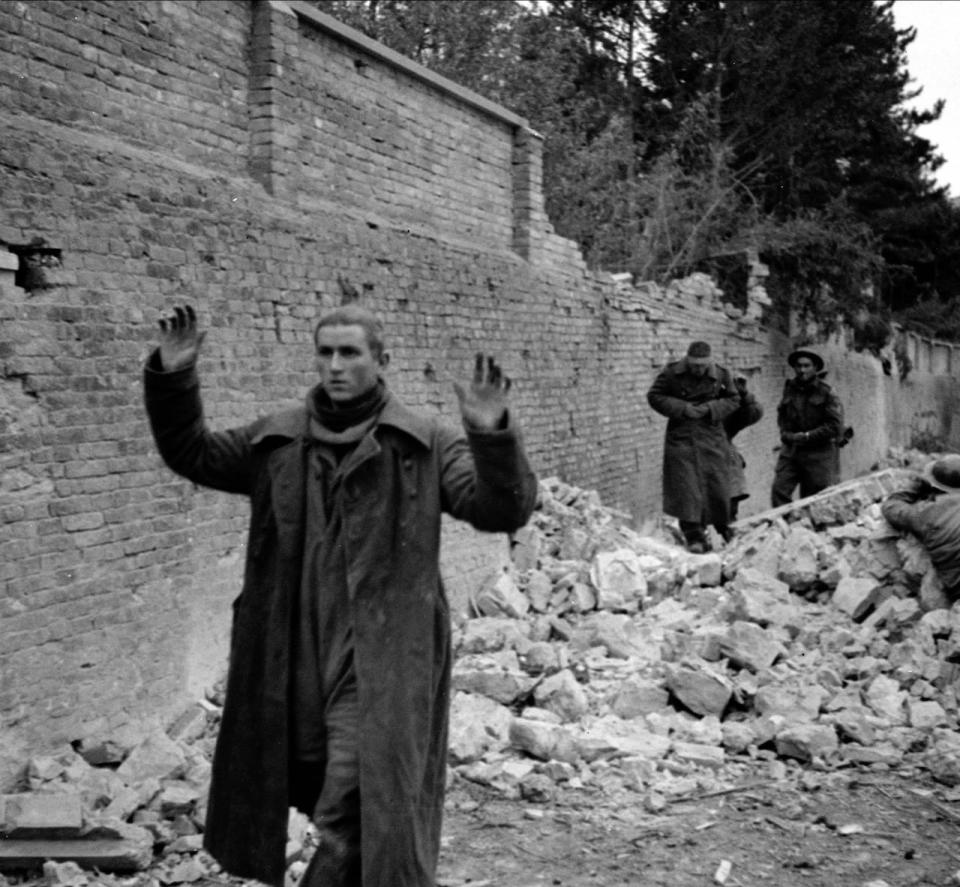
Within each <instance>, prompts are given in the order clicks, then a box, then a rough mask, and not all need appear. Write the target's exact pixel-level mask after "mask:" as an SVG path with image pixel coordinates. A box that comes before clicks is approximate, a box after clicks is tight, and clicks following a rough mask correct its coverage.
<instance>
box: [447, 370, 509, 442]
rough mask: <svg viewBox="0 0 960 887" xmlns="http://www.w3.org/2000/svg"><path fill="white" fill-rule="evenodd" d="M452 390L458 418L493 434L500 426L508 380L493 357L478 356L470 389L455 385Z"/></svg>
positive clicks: (505, 407) (503, 415)
mask: <svg viewBox="0 0 960 887" xmlns="http://www.w3.org/2000/svg"><path fill="white" fill-rule="evenodd" d="M453 390H454V391H455V392H456V395H457V400H458V401H459V402H460V415H461V416H462V417H463V421H464V423H465V424H466V425H468V426H469V427H471V428H476V429H477V430H480V431H494V430H495V429H497V428H500V427H501V426H502V425H503V419H504V417H505V416H506V413H507V392H508V391H509V390H510V379H508V378H507V377H506V376H505V375H504V374H503V372H502V370H501V369H500V367H499V366H498V365H497V362H496V361H495V360H494V359H493V358H492V357H488V356H484V355H483V354H477V360H476V364H475V365H474V369H473V379H472V380H471V382H470V384H469V386H467V387H464V386H463V385H461V384H460V383H459V382H454V383H453Z"/></svg>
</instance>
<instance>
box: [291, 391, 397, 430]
mask: <svg viewBox="0 0 960 887" xmlns="http://www.w3.org/2000/svg"><path fill="white" fill-rule="evenodd" d="M386 401H387V386H386V385H385V384H384V382H383V379H378V380H377V384H376V385H374V386H373V388H371V389H370V390H369V391H367V392H365V393H364V394H361V395H360V396H359V397H355V398H354V399H353V400H347V401H342V402H340V403H337V402H335V401H333V400H331V399H330V395H328V394H327V392H326V391H324V390H323V388H322V387H321V386H320V385H317V386H316V387H315V388H313V389H312V390H311V391H310V393H309V394H307V413H308V414H309V416H310V428H311V432H312V433H313V434H314V436H316V437H324V436H325V435H324V434H323V432H325V431H326V432H332V434H333V435H334V436H336V437H341V436H343V437H346V438H353V437H354V435H353V434H352V433H350V432H353V431H355V430H356V431H358V432H360V435H361V436H362V434H364V433H366V431H367V430H368V429H369V428H370V426H371V425H373V422H374V420H375V419H376V417H377V416H378V415H380V411H381V410H382V409H383V406H384V404H385V403H386ZM317 426H319V427H317ZM318 432H319V433H318Z"/></svg>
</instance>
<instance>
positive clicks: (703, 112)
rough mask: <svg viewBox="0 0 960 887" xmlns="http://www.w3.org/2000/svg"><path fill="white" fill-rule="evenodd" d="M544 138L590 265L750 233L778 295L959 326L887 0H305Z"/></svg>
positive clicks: (562, 217)
mask: <svg viewBox="0 0 960 887" xmlns="http://www.w3.org/2000/svg"><path fill="white" fill-rule="evenodd" d="M313 3H314V5H315V6H317V7H318V8H320V9H322V10H323V11H325V12H328V13H329V14H331V15H333V16H335V17H337V18H338V19H340V20H341V21H344V22H346V23H347V24H350V25H352V26H353V27H356V28H358V29H360V30H362V31H364V32H365V33H366V34H368V35H369V36H371V37H374V38H375V39H377V40H380V41H382V42H383V43H385V44H387V45H388V46H390V47H392V48H393V49H395V50H397V51H399V52H402V53H404V54H405V55H407V56H409V57H410V58H413V59H414V60H416V61H418V62H420V63H422V64H424V65H426V66H427V67H429V68H431V69H433V70H435V71H437V72H438V73H440V74H443V75H444V76H447V77H449V78H451V79H452V80H455V81H457V82H459V83H461V84H463V85H465V86H467V87H469V88H471V89H474V90H476V91H477V92H480V93H481V94H483V95H485V96H487V97H489V98H491V99H493V100H495V101H498V102H501V103H502V104H504V105H506V106H507V107H509V108H510V109H511V110H513V111H515V112H516V113H518V114H520V115H521V116H523V117H525V118H527V119H528V120H529V121H530V125H531V126H532V127H533V128H534V129H536V130H538V131H539V132H541V133H542V134H543V135H544V170H545V174H544V187H545V195H546V202H547V210H548V213H549V215H550V218H551V220H552V221H553V224H554V226H555V227H556V229H557V231H558V232H559V233H561V234H563V235H564V236H567V237H570V238H572V239H575V240H576V241H577V242H578V243H580V245H581V247H582V249H583V251H584V255H585V256H586V258H587V261H588V262H589V263H590V264H591V265H592V266H594V267H602V268H606V269H609V270H615V271H623V270H629V271H632V272H633V273H634V274H635V275H637V277H638V278H641V279H650V278H653V279H665V278H668V277H671V276H676V275H678V274H682V273H685V272H687V271H690V270H692V269H694V268H699V267H704V265H705V263H706V264H707V265H709V263H710V262H711V261H712V260H713V259H715V258H717V257H722V256H726V255H729V254H731V253H734V252H737V251H741V250H743V249H745V248H748V247H750V248H754V249H757V250H758V251H759V252H760V253H761V255H762V256H763V257H764V259H765V260H766V261H768V263H769V264H770V265H771V268H772V270H773V288H774V295H775V298H776V300H777V301H778V303H779V307H780V309H781V313H784V314H786V313H788V311H793V312H795V313H798V314H800V315H801V316H806V317H808V318H813V319H815V320H818V321H819V322H821V323H823V324H825V325H828V326H829V325H830V324H831V323H833V322H834V321H835V320H837V319H839V318H844V319H846V320H854V321H857V322H862V321H863V318H864V317H869V316H874V317H878V316H879V317H883V318H884V319H889V318H891V317H895V318H897V319H901V320H904V321H906V322H908V323H909V324H911V325H913V326H917V327H918V328H922V329H925V330H928V329H929V330H934V331H936V332H937V333H938V334H939V335H954V336H957V337H958V338H960V310H958V309H957V307H956V297H957V296H958V295H960V237H958V234H960V209H958V208H957V207H956V206H953V205H951V203H950V201H949V200H948V198H947V196H946V195H945V194H944V193H943V191H942V190H941V189H938V188H937V187H936V186H935V183H934V181H933V178H932V174H933V173H934V171H935V170H936V168H937V167H938V166H939V164H940V163H941V162H942V161H941V158H940V157H939V156H938V155H937V153H936V149H935V146H933V145H931V144H930V143H929V142H928V141H927V140H925V139H923V138H921V137H920V136H919V135H918V133H917V129H918V127H919V126H921V125H922V124H924V123H926V122H930V121H932V120H935V119H937V117H938V116H939V114H940V112H941V109H942V103H939V102H938V103H935V104H934V105H933V106H932V107H931V108H930V109H929V110H925V111H917V110H913V109H911V108H909V107H908V106H907V101H908V100H909V99H910V98H912V97H913V96H914V94H913V93H911V91H910V77H909V72H908V70H907V66H906V55H905V53H906V48H907V46H908V45H909V44H910V42H911V41H912V40H913V39H914V36H915V34H914V32H913V31H911V30H909V29H907V30H898V29H897V28H896V26H895V23H894V21H893V16H892V12H891V8H892V3H891V2H889V0H886V2H874V0H844V2H842V3H837V2H836V0H792V2H769V0H541V2H537V3H533V2H525V3H515V2H511V0H470V2H463V0H313Z"/></svg>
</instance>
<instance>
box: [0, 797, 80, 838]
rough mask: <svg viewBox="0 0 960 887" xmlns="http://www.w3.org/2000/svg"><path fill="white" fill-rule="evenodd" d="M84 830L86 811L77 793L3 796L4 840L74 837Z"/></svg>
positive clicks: (1, 828)
mask: <svg viewBox="0 0 960 887" xmlns="http://www.w3.org/2000/svg"><path fill="white" fill-rule="evenodd" d="M82 828H83V812H82V810H81V806H80V795H79V794H78V793H76V792H73V793H64V792H58V793H52V792H51V793H46V792H23V793H20V794H13V795H0V835H2V836H3V837H4V838H73V837H76V836H77V835H79V834H80V830H81V829H82Z"/></svg>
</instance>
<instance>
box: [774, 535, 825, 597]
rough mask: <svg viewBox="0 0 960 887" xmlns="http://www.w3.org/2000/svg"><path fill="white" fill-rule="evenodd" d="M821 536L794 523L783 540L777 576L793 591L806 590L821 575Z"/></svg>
mask: <svg viewBox="0 0 960 887" xmlns="http://www.w3.org/2000/svg"><path fill="white" fill-rule="evenodd" d="M822 549H823V542H822V540H821V539H820V537H819V536H818V535H817V534H816V533H814V532H813V530H809V529H807V528H806V527H804V526H802V525H800V524H793V525H792V526H791V527H790V529H789V531H788V532H787V535H786V537H785V538H784V540H783V547H782V549H781V551H780V562H779V564H778V565H777V578H778V579H780V580H781V581H782V582H785V583H786V584H787V585H789V586H790V588H791V590H793V591H805V590H806V589H808V588H810V587H812V586H813V584H814V583H815V582H816V581H817V579H818V577H819V575H820V552H821V550H822Z"/></svg>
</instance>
